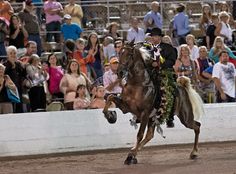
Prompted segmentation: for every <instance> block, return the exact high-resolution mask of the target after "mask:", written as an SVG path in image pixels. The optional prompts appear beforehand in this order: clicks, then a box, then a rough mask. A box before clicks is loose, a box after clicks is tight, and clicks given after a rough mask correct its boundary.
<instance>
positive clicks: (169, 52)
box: [150, 28, 177, 127]
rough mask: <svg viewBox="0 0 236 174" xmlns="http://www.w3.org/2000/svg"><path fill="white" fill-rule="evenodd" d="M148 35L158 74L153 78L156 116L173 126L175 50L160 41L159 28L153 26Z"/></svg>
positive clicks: (160, 33)
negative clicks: (155, 93) (155, 92)
mask: <svg viewBox="0 0 236 174" xmlns="http://www.w3.org/2000/svg"><path fill="white" fill-rule="evenodd" d="M150 36H151V37H152V39H151V42H152V43H151V44H152V50H151V54H152V56H153V63H152V66H153V67H154V68H155V71H157V72H156V73H158V74H159V78H158V79H156V78H155V77H154V78H153V80H154V81H157V82H155V83H154V84H155V86H156V89H157V101H156V103H157V108H158V110H157V112H156V114H157V118H160V120H159V121H164V120H167V127H174V123H173V120H174V113H173V109H174V100H175V97H174V96H175V89H176V84H175V81H176V78H175V73H174V69H173V66H174V64H175V61H176V59H177V52H176V49H175V48H174V47H173V46H172V45H170V44H166V43H163V42H161V37H162V36H163V35H162V31H161V29H159V28H153V29H152V30H151V33H150ZM154 74H155V73H154Z"/></svg>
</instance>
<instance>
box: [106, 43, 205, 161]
mask: <svg viewBox="0 0 236 174" xmlns="http://www.w3.org/2000/svg"><path fill="white" fill-rule="evenodd" d="M150 60H151V58H150V56H149V54H148V52H147V51H145V49H143V48H142V47H140V46H137V45H133V43H130V44H126V45H125V46H124V47H123V48H122V50H121V57H120V62H119V66H118V78H120V79H122V78H124V76H126V77H127V82H126V84H123V85H122V93H121V95H120V96H118V97H117V96H114V95H109V96H108V98H107V101H106V106H105V107H104V110H103V113H104V115H105V118H106V119H107V120H108V122H109V123H115V122H116V113H115V111H109V110H108V108H109V106H110V105H111V103H112V102H114V103H115V104H116V106H117V107H118V108H119V109H121V111H122V112H123V113H128V112H130V113H132V114H134V115H135V116H136V117H137V120H139V121H140V127H139V130H138V134H137V142H136V144H135V146H134V147H133V148H132V149H131V151H130V152H129V154H128V157H127V158H126V160H125V162H124V163H125V164H136V163H137V159H136V155H137V152H138V150H141V149H142V147H143V146H144V145H145V144H146V143H147V142H148V141H150V140H151V139H152V138H153V136H154V130H155V126H156V124H154V120H155V119H153V118H154V117H155V116H153V115H155V114H153V111H154V106H155V103H154V102H155V99H156V94H157V90H158V89H156V88H155V85H154V83H153V80H152V78H151V76H150V72H149V70H148V69H149V68H148V66H149V64H150ZM126 73H128V74H126ZM125 74H126V75H125ZM176 91H177V92H176V99H175V114H176V115H178V117H179V119H180V121H181V123H182V124H184V125H185V126H186V127H187V128H190V129H194V132H195V141H194V147H193V150H192V152H191V154H190V158H191V159H194V158H196V157H197V151H198V137H199V133H200V125H201V124H200V123H199V122H197V121H195V120H194V116H195V115H196V114H198V115H199V114H201V111H203V109H202V103H201V102H200V99H199V96H198V95H197V93H196V92H195V91H194V90H193V89H192V88H191V86H190V80H189V79H188V78H187V77H182V78H179V79H178V85H177V90H176ZM180 96H181V97H180ZM157 97H159V96H157ZM194 112H195V113H196V114H195V113H194ZM146 127H147V128H148V129H147V132H146V135H145V137H144V132H145V129H146Z"/></svg>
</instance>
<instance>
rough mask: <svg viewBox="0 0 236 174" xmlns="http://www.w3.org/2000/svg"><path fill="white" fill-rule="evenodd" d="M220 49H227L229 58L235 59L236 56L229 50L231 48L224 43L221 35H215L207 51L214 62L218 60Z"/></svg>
mask: <svg viewBox="0 0 236 174" xmlns="http://www.w3.org/2000/svg"><path fill="white" fill-rule="evenodd" d="M221 51H227V52H228V54H229V57H230V58H232V59H236V56H235V55H234V53H233V52H232V51H231V49H230V48H229V47H227V46H226V45H225V44H224V41H223V39H222V37H220V36H217V37H216V38H215V41H214V44H213V47H212V48H211V50H210V51H209V58H210V59H211V60H213V61H214V62H215V63H217V62H219V54H220V52H221Z"/></svg>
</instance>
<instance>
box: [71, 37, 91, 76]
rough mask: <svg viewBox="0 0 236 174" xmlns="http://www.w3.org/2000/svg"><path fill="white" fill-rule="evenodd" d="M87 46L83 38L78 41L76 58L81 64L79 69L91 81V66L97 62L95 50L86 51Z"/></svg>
mask: <svg viewBox="0 0 236 174" xmlns="http://www.w3.org/2000/svg"><path fill="white" fill-rule="evenodd" d="M85 44H86V41H85V40H84V39H82V38H80V39H77V41H76V46H77V51H75V52H74V56H73V57H74V58H75V59H76V60H77V62H79V69H80V71H81V72H82V73H84V74H85V75H86V76H88V77H89V79H91V73H92V72H91V68H90V64H91V63H93V62H94V61H95V58H94V53H95V52H94V50H93V49H89V50H86V51H85Z"/></svg>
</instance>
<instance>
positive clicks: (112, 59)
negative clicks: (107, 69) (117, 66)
mask: <svg viewBox="0 0 236 174" xmlns="http://www.w3.org/2000/svg"><path fill="white" fill-rule="evenodd" d="M113 63H119V60H118V58H117V57H113V58H111V60H110V64H113Z"/></svg>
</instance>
